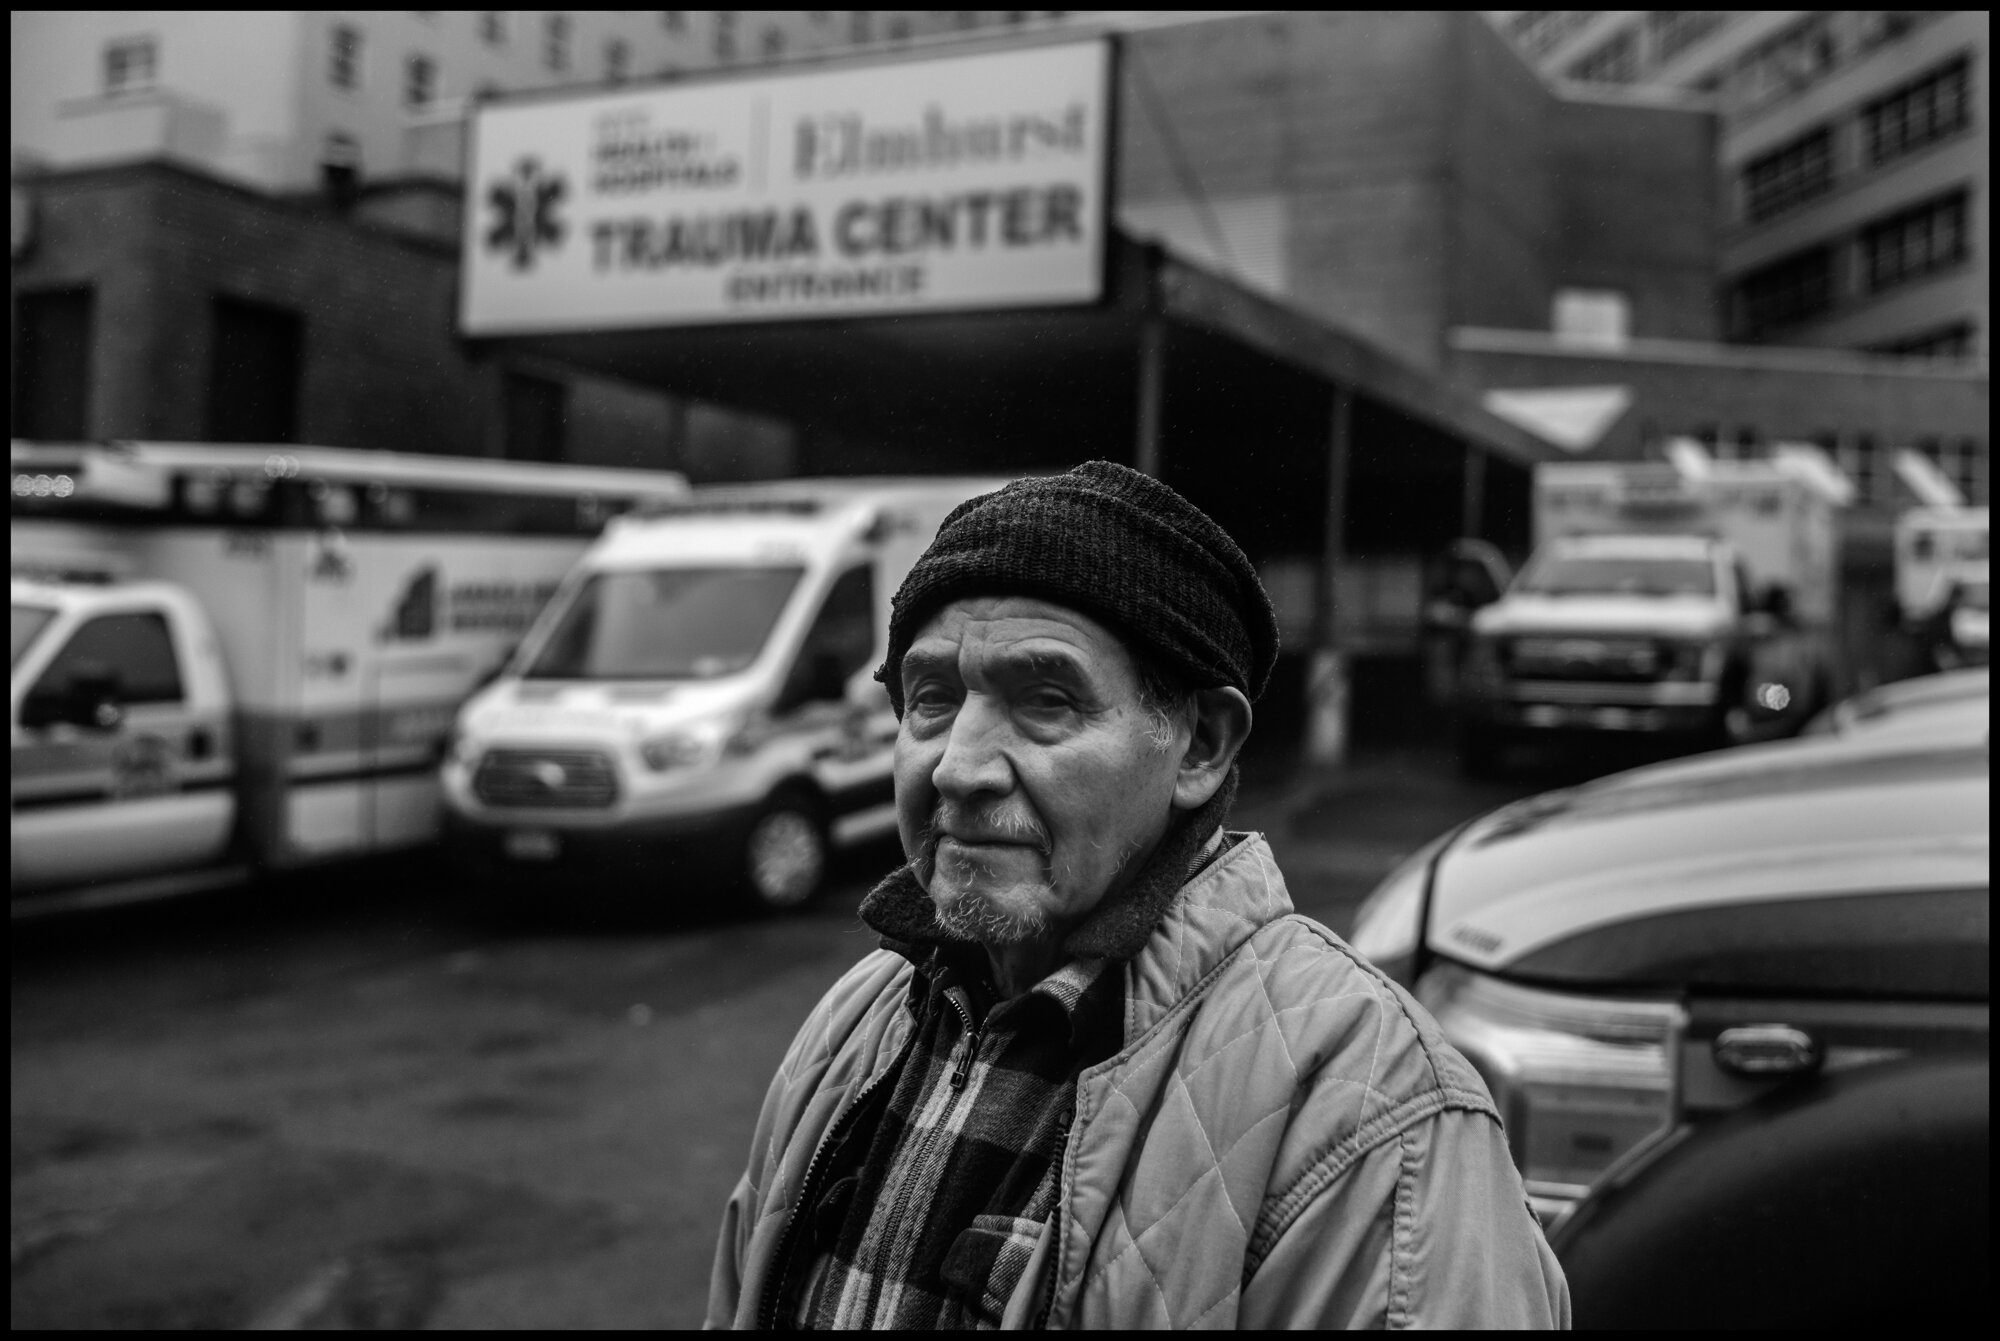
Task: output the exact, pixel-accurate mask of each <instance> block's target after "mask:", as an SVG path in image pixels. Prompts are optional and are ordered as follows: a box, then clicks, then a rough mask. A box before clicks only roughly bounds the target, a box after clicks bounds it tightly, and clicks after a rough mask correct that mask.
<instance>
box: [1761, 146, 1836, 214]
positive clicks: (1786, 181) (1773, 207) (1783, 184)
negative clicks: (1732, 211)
mask: <svg viewBox="0 0 2000 1341" xmlns="http://www.w3.org/2000/svg"><path fill="white" fill-rule="evenodd" d="M1832 189H1833V134H1832V132H1831V131H1830V130H1828V129H1827V128H1826V127H1825V126H1821V127H1820V128H1819V129H1817V130H1814V131H1812V132H1810V133H1808V134H1806V135H1802V136H1800V137H1799V138H1798V139H1796V140H1793V141H1792V142H1791V143H1789V144H1786V145H1782V146H1780V147H1779V148H1777V149H1773V150H1772V151H1771V152H1770V153H1768V154H1765V155H1763V156H1762V157H1760V158H1755V159H1752V160H1751V161H1750V164H1749V166H1747V167H1746V168H1744V169H1743V212H1744V214H1745V216H1747V217H1748V218H1749V219H1750V221H1751V222H1752V223H1756V222H1758V221H1760V220H1763V219H1769V218H1771V217H1772V216H1773V215H1778V214H1783V213H1784V212H1785V211H1786V210H1789V209H1792V208H1795V207H1796V206H1799V205H1802V204H1804V203H1805V202H1806V201H1808V200H1811V199H1813V198H1814V197H1815V196H1820V195H1824V194H1826V193H1827V192H1828V191H1830V190H1832Z"/></svg>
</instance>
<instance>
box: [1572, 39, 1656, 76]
mask: <svg viewBox="0 0 2000 1341" xmlns="http://www.w3.org/2000/svg"><path fill="white" fill-rule="evenodd" d="M1569 77H1570V78H1571V79H1575V80H1580V81H1581V82H1583V83H1586V84H1629V83H1631V82H1632V81H1633V80H1635V79H1637V78H1638V77H1639V43H1638V40H1637V34H1636V33H1635V32H1634V31H1633V30H1632V29H1630V28H1628V29H1626V30H1625V31H1624V32H1622V33H1620V34H1618V36H1616V37H1614V38H1612V39H1611V40H1610V41H1609V42H1606V43H1605V44H1604V45H1603V46H1600V47H1598V48H1597V49H1596V50H1595V51H1592V52H1591V53H1590V54H1588V55H1586V56H1584V57H1583V58H1582V59H1581V60H1578V61H1575V62H1573V63H1572V64H1571V65H1570V67H1569Z"/></svg>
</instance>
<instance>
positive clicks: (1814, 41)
mask: <svg viewBox="0 0 2000 1341" xmlns="http://www.w3.org/2000/svg"><path fill="white" fill-rule="evenodd" d="M1838 54H1839V52H1838V48H1837V47H1836V45H1835V43H1834V39H1833V22H1832V14H1831V12H1830V11H1822V12H1820V13H1818V14H1815V15H1813V16H1811V17H1809V18H1807V19H1805V20H1803V21H1801V22H1799V23H1795V24H1793V25H1792V26H1791V27H1790V28H1787V29H1786V30H1785V31H1784V32H1782V33H1779V34H1778V35H1777V36H1776V37H1774V38H1772V39H1770V40H1769V41H1767V42H1763V43H1760V44H1759V45H1757V46H1755V47H1753V48H1751V49H1750V50H1749V51H1747V52H1745V53H1744V54H1743V56H1742V58H1741V60H1740V61H1739V63H1738V66H1737V70H1738V83H1737V89H1736V91H1737V104H1738V105H1737V107H1736V110H1737V111H1739V112H1747V111H1750V110H1752V109H1754V108H1757V107H1761V106H1763V105H1764V104H1765V103H1767V102H1770V101H1771V100H1772V99H1774V98H1782V97H1786V96H1788V95H1790V94H1794V93H1798V92H1800V91H1802V90H1803V89H1805V88H1806V87H1807V86H1808V85H1811V84H1816V83H1818V82H1819V81H1820V80H1821V79H1822V78H1824V77H1825V76H1826V75H1827V74H1829V73H1831V72H1832V70H1833V68H1834V65H1835V63H1836V58H1837V56H1838Z"/></svg>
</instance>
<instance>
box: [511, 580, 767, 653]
mask: <svg viewBox="0 0 2000 1341" xmlns="http://www.w3.org/2000/svg"><path fill="white" fill-rule="evenodd" d="M804 571H805V570H804V569H802V568H795V567H793V568H786V567H754V568H751V567H745V568H657V569H651V570H645V571H638V572H608V573H596V574H593V575H592V576H591V577H590V578H589V579H587V580H586V581H585V582H584V584H583V586H582V587H581V588H579V589H578V591H577V593H576V599H575V600H573V601H571V602H570V604H569V608H568V609H566V610H564V611H563V612H562V615H561V618H560V620H559V621H558V622H557V624H556V628H555V632H554V633H553V634H551V635H550V637H549V640H548V641H547V642H546V643H544V644H543V645H542V648H541V650H540V651H539V652H538V653H537V654H536V656H535V659H534V661H533V662H532V663H531V664H530V665H529V666H528V669H527V671H526V678H528V679H531V680H712V679H715V678H717V677H718V676H723V675H733V674H735V673H736V672H737V671H740V670H742V669H744V668H745V667H746V666H748V665H749V664H750V663H751V662H752V661H754V660H756V658H757V653H758V652H759V651H761V650H762V649H763V646H764V640H765V639H766V638H767V637H769V636H770V633H771V628H772V626H773V625H775V624H776V623H777V622H778V614H779V612H780V611H782V610H783V609H784V608H785V601H786V600H787V598H789V597H790V596H791V594H792V589H793V588H794V587H796V586H797V585H798V583H799V577H800V575H801V574H802V573H803V572H804Z"/></svg>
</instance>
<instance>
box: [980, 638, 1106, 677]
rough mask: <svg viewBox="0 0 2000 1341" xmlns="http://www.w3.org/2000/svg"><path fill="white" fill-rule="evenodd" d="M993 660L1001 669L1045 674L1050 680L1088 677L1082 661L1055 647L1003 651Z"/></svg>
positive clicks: (1030, 673) (1070, 653)
mask: <svg viewBox="0 0 2000 1341" xmlns="http://www.w3.org/2000/svg"><path fill="white" fill-rule="evenodd" d="M994 660H995V661H996V662H997V663H998V664H999V667H1000V669H1002V670H1003V671H1013V672H1015V673H1017V674H1019V673H1021V672H1024V671H1025V672H1026V673H1027V674H1029V675H1038V676H1045V677H1047V678H1049V679H1052V680H1062V681H1065V682H1078V683H1080V682H1083V681H1085V680H1088V679H1089V678H1090V676H1089V674H1088V672H1087V671H1086V670H1085V669H1084V665H1083V662H1082V661H1080V660H1078V658H1077V657H1076V655H1075V654H1074V653H1072V652H1068V651H1062V650H1058V649H1055V648H1044V647H1030V648H1023V649H1021V650H1018V651H1010V652H1003V653H1001V654H1000V655H999V656H997V657H995V658H994Z"/></svg>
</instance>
